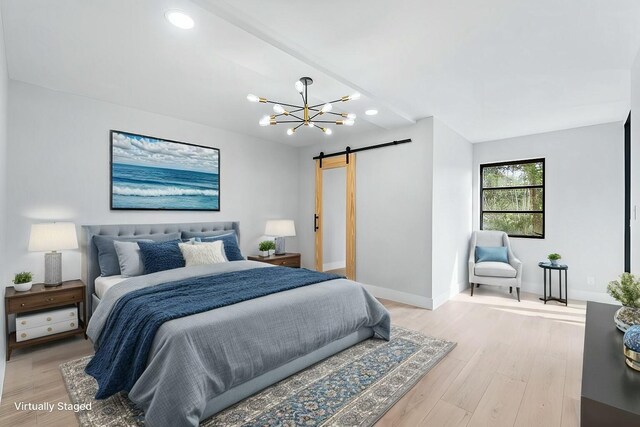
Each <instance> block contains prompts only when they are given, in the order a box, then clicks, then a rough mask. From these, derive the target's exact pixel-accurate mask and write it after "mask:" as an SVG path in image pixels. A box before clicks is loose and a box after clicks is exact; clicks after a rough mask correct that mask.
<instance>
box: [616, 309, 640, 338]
mask: <svg viewBox="0 0 640 427" xmlns="http://www.w3.org/2000/svg"><path fill="white" fill-rule="evenodd" d="M613 321H614V322H615V324H616V327H617V328H618V329H620V330H621V331H622V332H626V331H627V330H628V329H629V328H630V327H632V326H634V325H640V308H633V307H625V306H622V307H620V308H619V309H618V311H616V314H615V315H614V316H613Z"/></svg>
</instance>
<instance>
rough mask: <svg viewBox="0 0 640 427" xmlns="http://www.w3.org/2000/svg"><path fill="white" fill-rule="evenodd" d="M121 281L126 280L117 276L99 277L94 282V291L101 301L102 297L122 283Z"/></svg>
mask: <svg viewBox="0 0 640 427" xmlns="http://www.w3.org/2000/svg"><path fill="white" fill-rule="evenodd" d="M123 280H127V278H126V277H122V276H121V275H117V276H106V277H103V276H100V277H98V278H97V279H96V282H95V290H96V295H97V296H98V298H100V299H102V296H103V295H104V294H105V293H106V292H107V291H108V290H109V289H110V288H111V287H112V286H114V285H116V284H118V283H120V282H122V281H123Z"/></svg>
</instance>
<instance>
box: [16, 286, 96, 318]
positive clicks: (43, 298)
mask: <svg viewBox="0 0 640 427" xmlns="http://www.w3.org/2000/svg"><path fill="white" fill-rule="evenodd" d="M77 302H83V301H82V290H71V291H64V292H56V293H48V292H47V293H44V292H43V293H42V294H34V295H28V296H24V297H21V298H13V299H11V300H9V310H10V311H11V312H14V313H18V312H22V311H30V310H33V309H36V308H43V307H52V306H56V305H64V304H73V303H77Z"/></svg>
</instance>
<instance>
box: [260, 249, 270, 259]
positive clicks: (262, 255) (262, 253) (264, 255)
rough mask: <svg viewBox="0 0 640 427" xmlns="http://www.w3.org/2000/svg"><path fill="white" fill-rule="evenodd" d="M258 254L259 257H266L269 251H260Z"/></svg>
mask: <svg viewBox="0 0 640 427" xmlns="http://www.w3.org/2000/svg"><path fill="white" fill-rule="evenodd" d="M260 256H261V257H265V258H266V257H268V256H269V251H260Z"/></svg>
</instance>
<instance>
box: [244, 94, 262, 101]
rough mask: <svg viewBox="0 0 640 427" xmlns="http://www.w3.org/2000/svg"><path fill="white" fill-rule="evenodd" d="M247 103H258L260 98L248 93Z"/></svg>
mask: <svg viewBox="0 0 640 427" xmlns="http://www.w3.org/2000/svg"><path fill="white" fill-rule="evenodd" d="M247 101H249V102H258V101H260V98H258V97H257V96H255V95H254V94H252V93H250V94H249V95H247Z"/></svg>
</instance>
